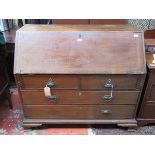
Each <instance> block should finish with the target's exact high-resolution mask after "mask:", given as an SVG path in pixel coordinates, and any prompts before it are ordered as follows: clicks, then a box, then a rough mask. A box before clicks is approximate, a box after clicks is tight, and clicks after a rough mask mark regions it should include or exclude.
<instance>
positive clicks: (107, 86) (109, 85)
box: [104, 82, 113, 88]
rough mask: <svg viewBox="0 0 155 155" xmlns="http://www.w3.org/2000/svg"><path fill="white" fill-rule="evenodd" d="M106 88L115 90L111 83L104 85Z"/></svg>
mask: <svg viewBox="0 0 155 155" xmlns="http://www.w3.org/2000/svg"><path fill="white" fill-rule="evenodd" d="M104 87H105V88H113V84H112V83H110V82H107V83H106V84H105V85H104Z"/></svg>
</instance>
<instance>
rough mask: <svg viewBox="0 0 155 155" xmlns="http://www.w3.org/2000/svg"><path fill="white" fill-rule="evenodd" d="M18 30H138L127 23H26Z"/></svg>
mask: <svg viewBox="0 0 155 155" xmlns="http://www.w3.org/2000/svg"><path fill="white" fill-rule="evenodd" d="M18 31H43V32H45V31H48V32H50V31H132V32H133V31H136V32H140V30H139V29H138V28H137V27H134V26H128V25H95V26H94V25H56V24H52V25H41V24H39V25H37V24H26V25H24V26H23V27H22V28H20V29H19V30H18Z"/></svg>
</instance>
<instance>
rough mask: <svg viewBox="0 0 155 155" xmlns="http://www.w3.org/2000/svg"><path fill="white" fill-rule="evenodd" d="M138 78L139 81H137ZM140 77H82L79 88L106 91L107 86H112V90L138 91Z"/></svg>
mask: <svg viewBox="0 0 155 155" xmlns="http://www.w3.org/2000/svg"><path fill="white" fill-rule="evenodd" d="M139 78H140V79H139ZM141 82H142V80H141V77H139V76H127V75H126V76H125V75H118V76H117V75H113V76H106V75H100V76H95V75H94V76H93V75H92V76H82V77H81V87H82V88H83V89H106V88H108V86H110V85H108V84H112V85H113V88H114V89H139V88H140V87H141V85H142V83H141Z"/></svg>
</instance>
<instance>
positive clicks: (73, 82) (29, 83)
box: [21, 75, 78, 89]
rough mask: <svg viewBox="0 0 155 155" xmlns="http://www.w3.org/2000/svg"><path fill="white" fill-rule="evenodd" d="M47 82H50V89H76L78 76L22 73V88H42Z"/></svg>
mask: <svg viewBox="0 0 155 155" xmlns="http://www.w3.org/2000/svg"><path fill="white" fill-rule="evenodd" d="M48 82H52V83H53V85H51V87H52V89H57V88H58V89H59V88H60V89H61V88H62V89H64V88H65V89H77V88H78V78H76V77H75V76H72V75H70V76H68V75H22V83H23V84H22V86H21V87H22V88H24V89H43V88H44V87H45V85H46V84H47V83H48Z"/></svg>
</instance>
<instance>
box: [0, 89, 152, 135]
mask: <svg viewBox="0 0 155 155" xmlns="http://www.w3.org/2000/svg"><path fill="white" fill-rule="evenodd" d="M12 101H13V109H12V110H10V109H9V108H8V102H7V101H6V100H3V101H2V100H0V135H155V125H149V126H144V127H140V128H138V129H137V130H136V131H134V132H129V131H127V130H126V129H125V128H121V127H117V126H115V125H91V126H90V125H89V126H86V125H72V126H71V125H45V126H42V127H39V128H33V129H26V130H25V129H23V127H22V121H23V118H24V117H23V111H22V106H21V104H20V100H19V96H18V92H17V91H16V90H14V91H12Z"/></svg>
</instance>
